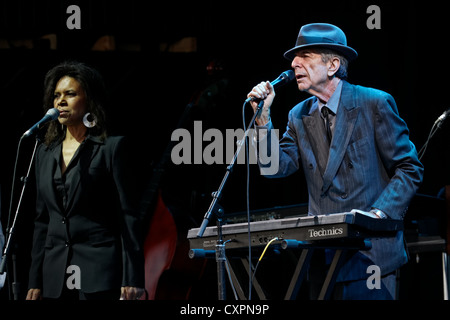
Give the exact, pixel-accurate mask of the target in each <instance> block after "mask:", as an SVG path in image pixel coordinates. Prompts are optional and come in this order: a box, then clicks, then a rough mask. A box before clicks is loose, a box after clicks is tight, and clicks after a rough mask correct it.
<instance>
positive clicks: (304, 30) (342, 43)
mask: <svg viewBox="0 0 450 320" xmlns="http://www.w3.org/2000/svg"><path fill="white" fill-rule="evenodd" d="M308 47H321V48H327V49H331V50H334V51H336V52H338V53H340V54H342V55H343V56H344V57H346V58H347V60H349V61H350V60H353V59H355V58H356V57H357V56H358V53H357V52H356V51H355V50H354V49H353V48H350V47H349V46H347V38H346V36H345V33H344V31H342V30H341V29H340V28H338V27H336V26H334V25H332V24H329V23H311V24H306V25H304V26H303V27H301V28H300V32H299V33H298V37H297V41H296V43H295V46H294V47H293V48H292V49H290V50H288V51H286V52H285V53H284V57H285V58H286V59H288V60H293V59H294V57H295V53H296V51H297V50H300V49H303V48H308Z"/></svg>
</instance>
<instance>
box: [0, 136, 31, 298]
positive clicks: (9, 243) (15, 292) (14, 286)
mask: <svg viewBox="0 0 450 320" xmlns="http://www.w3.org/2000/svg"><path fill="white" fill-rule="evenodd" d="M23 138H24V136H22V137H21V138H20V141H19V149H20V144H21V142H22V139H23ZM38 143H39V139H38V138H36V143H35V144H34V149H33V154H32V156H31V160H30V164H29V166H28V171H27V175H26V176H25V177H22V178H21V181H22V182H23V186H22V192H21V194H20V198H19V203H18V205H17V209H16V213H15V215H14V220H13V223H12V225H11V227H9V226H8V227H9V228H8V230H7V233H8V239H7V241H6V245H5V249H4V250H3V255H2V263H1V265H0V274H3V273H4V272H5V269H6V263H7V259H8V257H9V253H10V250H11V246H12V243H13V240H14V238H13V236H14V234H15V228H16V222H17V217H18V215H19V210H20V206H21V204H22V199H23V195H24V193H25V188H26V185H27V182H28V177H29V176H30V171H31V168H32V164H33V160H34V156H35V154H36V149H37V146H38ZM11 192H14V190H11ZM11 201H12V198H11ZM12 261H13V273H14V282H13V283H12V291H13V296H14V300H18V299H19V292H18V287H19V286H18V284H17V278H16V275H15V273H16V266H15V262H16V259H15V255H13V259H12Z"/></svg>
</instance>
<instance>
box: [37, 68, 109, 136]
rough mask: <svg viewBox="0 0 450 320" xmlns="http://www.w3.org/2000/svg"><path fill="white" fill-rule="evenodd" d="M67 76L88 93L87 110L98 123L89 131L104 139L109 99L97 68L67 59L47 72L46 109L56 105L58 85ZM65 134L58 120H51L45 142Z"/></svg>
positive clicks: (45, 88)
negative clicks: (55, 96) (106, 107)
mask: <svg viewBox="0 0 450 320" xmlns="http://www.w3.org/2000/svg"><path fill="white" fill-rule="evenodd" d="M66 76H67V77H70V78H73V79H75V80H77V81H78V82H79V83H80V85H81V87H82V88H83V90H84V93H85V94H86V112H90V113H91V114H92V115H94V116H95V118H96V125H95V126H94V127H93V128H90V129H89V133H90V134H91V135H93V136H99V137H100V138H101V139H102V140H104V139H105V138H106V137H107V132H106V118H105V110H104V106H105V104H106V100H107V93H106V87H105V83H104V81H103V78H102V76H101V75H100V73H99V72H98V71H97V70H95V69H94V68H92V67H90V66H88V65H86V64H84V63H81V62H76V61H66V62H63V63H61V64H59V65H57V66H55V67H53V68H52V69H51V70H49V71H48V72H47V74H46V76H45V80H44V109H45V110H44V111H47V110H48V109H51V108H53V107H54V105H53V103H54V95H55V88H56V85H57V83H58V81H59V80H60V79H61V78H63V77H66ZM63 134H64V129H63V127H62V126H61V125H60V124H59V123H58V122H57V121H52V122H50V124H49V127H48V129H47V133H46V135H45V144H46V145H50V144H51V143H52V142H55V141H57V140H58V139H60V138H61V137H62V136H63Z"/></svg>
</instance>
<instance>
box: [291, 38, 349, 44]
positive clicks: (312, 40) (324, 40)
mask: <svg viewBox="0 0 450 320" xmlns="http://www.w3.org/2000/svg"><path fill="white" fill-rule="evenodd" d="M315 43H317V44H319V43H334V44H340V45H344V46H345V45H346V44H344V43H339V42H337V41H335V40H333V39H329V38H324V37H310V36H300V37H298V38H297V44H296V46H300V45H305V44H315Z"/></svg>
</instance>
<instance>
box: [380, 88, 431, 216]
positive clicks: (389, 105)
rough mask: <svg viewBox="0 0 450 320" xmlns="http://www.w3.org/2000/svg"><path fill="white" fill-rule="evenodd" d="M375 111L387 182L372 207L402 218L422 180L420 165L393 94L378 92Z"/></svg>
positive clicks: (381, 158)
mask: <svg viewBox="0 0 450 320" xmlns="http://www.w3.org/2000/svg"><path fill="white" fill-rule="evenodd" d="M374 112H375V115H374V116H375V117H374V121H375V123H374V128H375V139H376V143H377V151H378V156H379V157H380V160H381V162H382V163H383V165H384V167H385V168H386V172H387V174H388V176H389V183H388V184H387V186H386V187H385V188H384V190H383V191H382V193H381V194H380V196H379V197H378V199H377V200H376V201H375V203H374V204H373V207H375V208H378V209H380V210H382V211H383V212H385V213H386V214H387V215H388V216H389V217H390V218H393V219H402V218H403V217H404V214H405V213H406V209H407V207H408V204H409V202H410V201H411V199H412V198H413V196H414V195H415V193H416V191H417V189H418V188H419V186H420V184H421V182H422V178H423V165H422V164H421V163H420V161H419V159H418V155H417V151H416V148H415V146H414V144H413V143H412V142H411V141H410V139H409V130H408V128H407V125H406V123H405V122H404V121H403V120H402V119H401V118H400V116H399V114H398V110H397V106H396V103H395V101H394V99H393V98H392V96H391V95H389V94H387V93H384V94H383V95H380V97H379V99H378V103H377V105H376V108H375V111H374ZM374 156H375V155H374Z"/></svg>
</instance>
